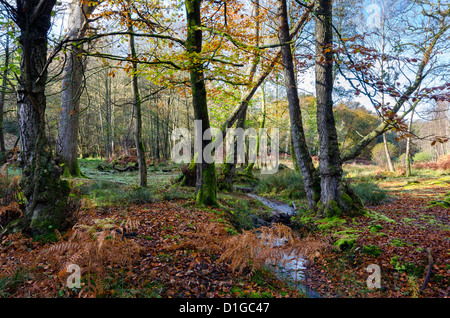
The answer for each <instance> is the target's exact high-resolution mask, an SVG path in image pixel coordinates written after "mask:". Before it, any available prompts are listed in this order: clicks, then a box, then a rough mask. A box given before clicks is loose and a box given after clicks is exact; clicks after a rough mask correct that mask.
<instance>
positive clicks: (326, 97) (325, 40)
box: [314, 0, 362, 217]
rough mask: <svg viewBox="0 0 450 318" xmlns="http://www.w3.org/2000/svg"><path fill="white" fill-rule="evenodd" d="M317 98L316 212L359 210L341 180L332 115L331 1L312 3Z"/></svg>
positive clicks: (319, 0) (331, 212) (356, 202)
mask: <svg viewBox="0 0 450 318" xmlns="http://www.w3.org/2000/svg"><path fill="white" fill-rule="evenodd" d="M314 13H315V22H316V23H315V36H316V66H315V74H316V98H317V126H318V133H319V174H320V201H319V202H318V204H317V207H318V215H320V216H323V217H330V216H336V215H338V216H339V215H341V214H343V213H346V214H355V213H359V212H360V211H361V208H362V207H361V204H360V200H358V199H357V197H356V196H354V195H353V194H352V193H351V191H350V189H349V188H347V187H345V186H344V185H343V183H342V180H341V179H342V162H341V156H340V152H339V144H338V138H337V132H336V125H335V120H334V115H333V100H332V92H333V51H332V48H333V42H332V40H333V35H332V0H317V1H315V3H314Z"/></svg>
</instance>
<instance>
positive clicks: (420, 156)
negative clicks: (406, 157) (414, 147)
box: [413, 151, 433, 163]
mask: <svg viewBox="0 0 450 318" xmlns="http://www.w3.org/2000/svg"><path fill="white" fill-rule="evenodd" d="M432 159H433V156H432V155H431V154H430V153H429V152H426V151H421V152H418V153H416V154H415V155H414V156H413V161H414V163H421V162H428V161H431V160H432Z"/></svg>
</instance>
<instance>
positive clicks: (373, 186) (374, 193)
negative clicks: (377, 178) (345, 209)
mask: <svg viewBox="0 0 450 318" xmlns="http://www.w3.org/2000/svg"><path fill="white" fill-rule="evenodd" d="M350 187H351V189H352V190H353V191H354V192H355V193H356V194H357V195H358V196H359V197H360V198H361V200H362V202H363V203H364V204H367V205H379V204H381V203H382V202H384V201H385V200H386V198H387V191H386V190H385V189H383V188H380V187H379V186H378V184H377V183H374V182H370V181H366V182H358V183H354V184H351V185H350Z"/></svg>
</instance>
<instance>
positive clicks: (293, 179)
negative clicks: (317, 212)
mask: <svg viewBox="0 0 450 318" xmlns="http://www.w3.org/2000/svg"><path fill="white" fill-rule="evenodd" d="M255 192H256V193H258V194H264V195H267V196H272V197H276V198H278V199H280V198H281V199H285V200H292V199H304V198H305V190H304V187H303V177H302V175H301V174H300V173H299V172H297V171H295V170H291V169H283V170H281V171H279V172H277V173H274V174H271V175H264V176H262V177H260V181H259V183H258V185H257V186H256V188H255Z"/></svg>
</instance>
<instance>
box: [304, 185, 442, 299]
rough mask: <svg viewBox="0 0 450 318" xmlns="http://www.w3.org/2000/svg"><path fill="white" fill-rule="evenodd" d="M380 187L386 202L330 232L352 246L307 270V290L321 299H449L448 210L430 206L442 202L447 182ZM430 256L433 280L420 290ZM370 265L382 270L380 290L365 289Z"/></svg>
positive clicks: (326, 255)
mask: <svg viewBox="0 0 450 318" xmlns="http://www.w3.org/2000/svg"><path fill="white" fill-rule="evenodd" d="M380 186H381V187H383V188H385V189H387V190H388V191H389V194H390V199H389V201H388V202H385V203H383V204H381V205H378V206H369V207H368V208H369V210H370V215H368V216H365V217H362V218H359V219H358V220H351V219H346V222H345V223H344V225H341V226H337V227H336V228H334V233H338V231H341V232H343V233H344V234H347V236H348V234H355V236H356V238H355V239H354V245H353V246H352V247H351V248H349V249H348V250H344V251H343V252H340V253H339V255H338V257H336V256H337V255H336V254H335V253H333V252H330V253H328V254H324V255H322V256H323V257H322V258H320V259H317V261H316V262H315V263H314V264H311V265H310V267H309V268H308V272H309V273H310V275H309V277H308V279H307V281H308V284H309V285H310V286H311V287H313V288H314V289H316V290H317V291H318V292H319V293H321V294H322V295H324V296H325V297H448V296H449V287H448V286H449V269H450V263H449V250H450V249H449V247H450V241H449V231H450V226H449V219H448V217H449V215H448V213H449V209H448V208H446V207H443V206H439V205H436V204H430V202H433V201H436V200H438V201H444V199H445V198H446V194H448V192H449V191H450V178H449V177H441V178H431V179H430V178H417V177H416V178H410V179H408V180H406V179H404V178H398V179H392V180H390V181H383V182H381V183H380ZM428 250H429V251H430V253H431V256H432V261H433V263H432V265H431V266H432V274H431V277H430V279H429V280H428V282H427V284H425V285H423V284H424V281H425V278H426V274H427V272H428V266H429V264H430V262H429V253H428ZM370 264H376V265H378V266H379V267H380V269H381V288H380V289H375V290H369V289H368V288H367V284H366V280H367V278H368V276H369V275H370V272H367V271H366V268H367V266H369V265H370ZM421 288H424V289H423V292H422V293H419V290H420V289H421Z"/></svg>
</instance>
